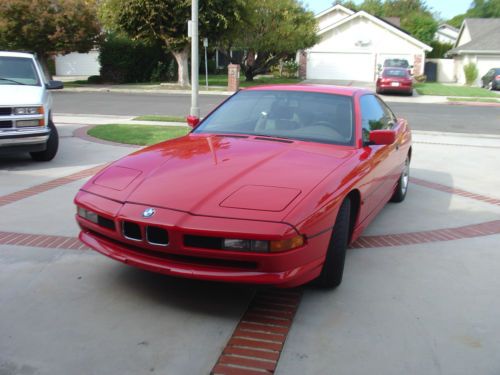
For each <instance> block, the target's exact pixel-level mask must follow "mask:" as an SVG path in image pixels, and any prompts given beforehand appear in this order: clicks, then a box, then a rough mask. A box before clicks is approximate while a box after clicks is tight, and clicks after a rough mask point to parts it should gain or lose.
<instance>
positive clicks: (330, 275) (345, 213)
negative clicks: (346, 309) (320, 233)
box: [316, 198, 351, 288]
mask: <svg viewBox="0 0 500 375" xmlns="http://www.w3.org/2000/svg"><path fill="white" fill-rule="evenodd" d="M350 216H351V201H350V199H349V198H346V199H345V200H344V202H342V205H341V206H340V209H339V212H338V214H337V219H336V220H335V225H334V226H333V233H332V238H331V239H330V244H329V245H328V249H327V252H326V258H325V263H324V264H323V269H322V270H321V274H320V275H319V277H318V278H317V279H316V282H317V284H318V285H319V286H321V287H324V288H335V287H337V286H339V285H340V283H341V282H342V275H343V274H344V263H345V254H346V251H347V244H348V242H349V225H350Z"/></svg>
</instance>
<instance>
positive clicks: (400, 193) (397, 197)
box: [391, 156, 410, 203]
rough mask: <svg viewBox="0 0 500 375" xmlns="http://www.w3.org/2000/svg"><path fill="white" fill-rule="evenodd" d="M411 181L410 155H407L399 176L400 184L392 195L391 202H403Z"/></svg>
mask: <svg viewBox="0 0 500 375" xmlns="http://www.w3.org/2000/svg"><path fill="white" fill-rule="evenodd" d="M409 182H410V157H409V156H407V157H406V160H405V166H404V168H403V172H401V176H400V177H399V181H398V186H396V190H395V191H394V194H393V195H392V197H391V202H396V203H399V202H402V201H404V200H405V198H406V192H407V191H408V183H409Z"/></svg>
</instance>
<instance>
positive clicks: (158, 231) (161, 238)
mask: <svg viewBox="0 0 500 375" xmlns="http://www.w3.org/2000/svg"><path fill="white" fill-rule="evenodd" d="M146 239H147V240H148V242H149V243H150V244H152V245H161V246H167V245H168V232H167V231H166V230H165V229H163V228H159V227H150V226H148V227H147V228H146Z"/></svg>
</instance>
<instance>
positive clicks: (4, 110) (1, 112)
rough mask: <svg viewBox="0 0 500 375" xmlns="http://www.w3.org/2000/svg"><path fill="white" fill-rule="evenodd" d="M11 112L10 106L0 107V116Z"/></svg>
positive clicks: (8, 114)
mask: <svg viewBox="0 0 500 375" xmlns="http://www.w3.org/2000/svg"><path fill="white" fill-rule="evenodd" d="M11 114H12V108H10V107H0V116H10V115H11Z"/></svg>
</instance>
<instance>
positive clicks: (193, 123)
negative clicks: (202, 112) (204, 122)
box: [186, 116, 200, 129]
mask: <svg viewBox="0 0 500 375" xmlns="http://www.w3.org/2000/svg"><path fill="white" fill-rule="evenodd" d="M186 121H187V124H188V125H189V126H190V127H192V128H193V129H194V128H196V127H197V126H198V124H199V123H200V119H199V118H198V117H196V116H188V117H186Z"/></svg>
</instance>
